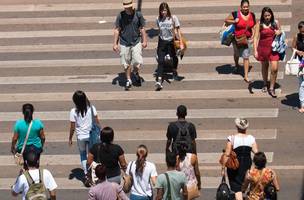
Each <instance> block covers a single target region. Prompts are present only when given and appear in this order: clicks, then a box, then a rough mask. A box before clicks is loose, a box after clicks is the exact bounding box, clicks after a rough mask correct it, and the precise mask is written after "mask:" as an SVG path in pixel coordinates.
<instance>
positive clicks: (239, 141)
mask: <svg viewBox="0 0 304 200" xmlns="http://www.w3.org/2000/svg"><path fill="white" fill-rule="evenodd" d="M228 140H229V141H230V142H231V144H232V145H233V149H236V148H238V147H240V146H248V147H252V145H253V144H254V143H255V138H254V137H253V136H252V135H244V136H240V135H233V137H232V136H229V137H228Z"/></svg>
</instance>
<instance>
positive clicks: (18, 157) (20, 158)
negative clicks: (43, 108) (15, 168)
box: [14, 120, 33, 166]
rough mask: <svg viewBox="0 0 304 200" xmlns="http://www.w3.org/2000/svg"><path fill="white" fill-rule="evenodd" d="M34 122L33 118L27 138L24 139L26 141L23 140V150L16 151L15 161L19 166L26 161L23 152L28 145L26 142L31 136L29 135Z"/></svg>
mask: <svg viewBox="0 0 304 200" xmlns="http://www.w3.org/2000/svg"><path fill="white" fill-rule="evenodd" d="M32 124H33V120H32V121H31V123H30V125H29V127H28V129H27V133H26V136H25V139H24V142H23V146H22V149H21V152H20V153H18V152H17V153H15V155H14V160H15V163H16V164H17V165H19V166H22V165H23V163H24V159H23V152H24V150H25V146H26V143H27V140H28V138H29V135H30V131H31V128H32Z"/></svg>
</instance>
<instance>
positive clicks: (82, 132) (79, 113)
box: [69, 90, 100, 177]
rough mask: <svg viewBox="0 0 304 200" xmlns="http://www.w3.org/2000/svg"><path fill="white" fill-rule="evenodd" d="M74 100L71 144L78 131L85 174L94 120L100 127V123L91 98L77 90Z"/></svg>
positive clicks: (77, 135)
mask: <svg viewBox="0 0 304 200" xmlns="http://www.w3.org/2000/svg"><path fill="white" fill-rule="evenodd" d="M73 102H74V104H75V107H74V108H72V109H71V112H70V122H71V123H70V135H69V145H70V146H71V145H72V144H73V135H74V133H76V137H77V146H78V150H79V154H80V161H81V166H82V169H83V171H84V174H85V175H86V174H87V172H88V167H87V157H88V153H89V138H90V131H91V128H92V120H95V122H96V123H97V124H98V125H99V127H100V123H99V120H98V116H97V111H96V108H95V107H94V106H93V105H91V103H90V101H89V99H88V98H87V96H86V94H85V93H84V92H83V91H80V90H77V91H76V92H75V93H74V94H73ZM92 112H93V113H92ZM92 116H94V119H92ZM85 177H86V176H85Z"/></svg>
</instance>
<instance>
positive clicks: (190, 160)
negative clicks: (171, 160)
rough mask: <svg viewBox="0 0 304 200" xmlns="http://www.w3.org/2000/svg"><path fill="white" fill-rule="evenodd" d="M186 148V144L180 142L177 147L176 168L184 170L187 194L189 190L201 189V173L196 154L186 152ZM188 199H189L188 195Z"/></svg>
mask: <svg viewBox="0 0 304 200" xmlns="http://www.w3.org/2000/svg"><path fill="white" fill-rule="evenodd" d="M188 149H189V148H188V145H187V144H181V145H180V146H179V147H178V152H177V161H178V164H177V165H178V166H177V169H178V170H179V171H182V172H184V173H185V175H186V177H187V191H188V195H189V192H190V191H197V190H198V191H199V190H200V189H201V174H200V171H199V167H198V159H197V155H196V154H194V153H187V150H188ZM198 191H197V193H199V192H198ZM197 195H199V194H197ZM197 197H198V196H197ZM188 199H190V197H189V196H188ZM191 199H193V198H191Z"/></svg>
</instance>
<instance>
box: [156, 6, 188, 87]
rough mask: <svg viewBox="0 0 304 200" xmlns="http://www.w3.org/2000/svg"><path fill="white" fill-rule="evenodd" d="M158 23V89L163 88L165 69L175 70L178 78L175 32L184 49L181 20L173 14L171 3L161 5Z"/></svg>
mask: <svg viewBox="0 0 304 200" xmlns="http://www.w3.org/2000/svg"><path fill="white" fill-rule="evenodd" d="M156 25H157V27H158V29H159V37H158V45H157V61H158V67H157V73H156V83H155V87H156V90H161V89H162V88H163V85H162V82H163V81H164V80H163V73H164V69H168V68H169V69H170V70H172V71H173V79H174V80H178V74H177V66H178V58H177V56H176V49H175V47H174V40H175V34H177V38H179V39H180V50H181V51H182V50H183V49H184V43H183V41H182V39H181V38H182V35H181V31H180V22H179V20H178V18H177V17H176V16H175V15H171V11H170V8H169V5H168V4H167V3H166V2H163V3H161V4H160V5H159V15H158V17H157V19H156Z"/></svg>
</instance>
